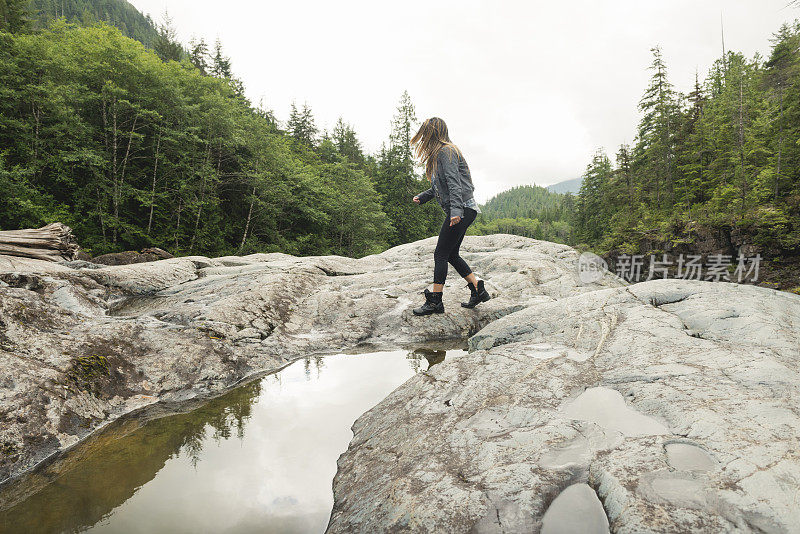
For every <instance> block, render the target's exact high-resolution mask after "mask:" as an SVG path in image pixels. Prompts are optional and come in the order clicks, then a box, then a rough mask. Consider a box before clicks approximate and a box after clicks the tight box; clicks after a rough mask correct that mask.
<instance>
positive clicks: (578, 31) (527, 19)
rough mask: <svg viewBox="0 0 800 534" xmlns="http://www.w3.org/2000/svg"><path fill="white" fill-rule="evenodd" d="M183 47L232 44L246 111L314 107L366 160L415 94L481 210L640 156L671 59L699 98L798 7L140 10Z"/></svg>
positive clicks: (161, 6)
mask: <svg viewBox="0 0 800 534" xmlns="http://www.w3.org/2000/svg"><path fill="white" fill-rule="evenodd" d="M130 1H131V2H132V3H133V4H134V5H135V6H136V7H137V8H139V9H140V10H141V11H143V12H145V13H150V14H151V16H152V17H153V19H154V20H156V21H158V20H160V18H161V14H162V13H163V12H164V10H165V9H166V10H168V12H169V15H170V17H171V18H172V19H173V22H174V25H175V26H176V28H177V30H178V34H179V38H180V39H181V40H182V41H183V42H184V43H186V42H188V41H189V39H190V38H191V37H192V36H196V37H204V38H205V39H206V40H207V41H209V42H210V43H213V41H214V40H215V39H216V38H217V37H219V38H220V39H221V40H222V43H223V46H224V49H225V51H226V53H227V55H229V56H231V58H232V61H233V70H234V73H235V74H236V75H237V76H239V77H240V78H242V79H243V81H244V83H245V85H246V87H247V94H248V96H249V97H250V98H251V99H252V100H253V101H254V102H258V100H259V99H261V98H262V97H263V99H264V102H265V105H266V107H268V108H270V109H272V110H274V111H275V114H276V116H277V117H278V119H279V120H282V121H285V120H286V119H287V118H288V113H289V106H290V104H291V102H292V101H293V100H294V101H296V102H297V104H298V105H302V104H303V103H304V102H308V104H309V105H310V106H311V108H312V109H313V111H314V114H315V117H316V119H317V124H318V126H319V127H320V129H323V128H328V129H330V128H331V127H332V126H333V124H334V123H335V122H336V119H337V118H338V117H339V116H342V117H343V118H344V119H345V120H346V121H348V122H350V123H351V124H353V126H354V127H355V129H356V131H357V132H358V134H359V137H360V139H361V141H362V143H363V145H364V147H365V149H366V150H368V151H370V152H375V151H376V150H378V149H379V148H380V145H381V143H382V142H384V140H386V139H387V137H388V134H389V123H390V120H391V117H392V115H393V113H394V110H395V107H396V106H397V102H398V99H399V97H400V95H401V93H402V92H403V90H408V91H409V93H410V94H411V98H412V100H413V101H414V104H415V105H416V108H417V117H418V118H419V119H424V118H426V117H431V116H439V117H442V118H443V119H444V120H445V121H446V122H447V124H448V127H449V129H450V136H451V138H452V139H453V141H454V142H455V143H456V144H458V145H459V146H460V147H461V149H462V151H463V152H464V153H465V156H466V158H467V161H468V162H469V165H470V168H471V170H472V175H473V181H474V182H475V185H476V196H477V198H478V201H480V202H483V201H485V200H487V199H488V198H489V197H491V196H492V195H494V194H496V193H498V192H500V191H502V190H504V189H508V188H509V187H512V186H514V185H519V184H530V183H537V184H540V185H547V184H552V183H556V182H559V181H562V180H568V179H571V178H575V177H577V176H579V175H580V174H582V172H583V170H584V168H585V167H586V164H587V163H588V161H589V159H590V157H591V154H592V153H593V152H594V150H595V149H596V148H598V147H604V148H606V149H607V150H608V151H609V152H610V153H613V152H615V151H616V148H617V147H618V146H619V144H620V143H623V142H632V141H633V136H634V132H635V127H636V123H637V121H638V118H639V114H638V112H637V110H636V105H637V103H638V101H639V98H640V96H641V94H642V92H643V91H644V89H645V86H646V84H647V81H648V77H649V73H648V71H647V67H648V65H649V63H650V61H651V53H650V48H652V47H653V46H656V45H659V46H661V48H662V50H663V54H664V57H665V59H666V62H667V65H668V67H669V69H670V77H671V80H672V82H673V83H674V84H675V85H676V87H677V88H678V89H679V90H681V91H683V92H687V91H688V90H690V88H691V85H692V84H693V82H694V75H695V70H698V71H699V72H700V75H701V77H702V76H704V74H705V73H706V72H707V71H708V69H709V67H710V66H711V64H712V63H713V61H714V60H715V59H716V58H717V57H719V56H720V54H721V50H722V44H721V38H720V14H722V16H723V18H724V26H725V45H726V47H727V48H728V49H731V50H737V51H741V52H743V53H744V54H745V55H747V56H748V57H750V56H752V55H753V54H755V53H756V52H760V53H761V54H762V55H765V54H767V53H768V51H769V39H770V37H771V35H772V34H773V33H774V32H775V31H776V30H777V29H778V27H779V26H780V24H781V23H783V22H789V21H792V20H794V18H796V17H800V9H796V8H792V7H786V6H787V4H788V3H789V0H749V1H745V0H660V1H655V0H615V1H598V0H575V1H571V2H559V1H556V0H551V1H548V2H541V1H521V0H520V1H513V2H512V1H464V0H462V1H458V2H449V1H448V2H444V1H434V0H423V1H417V0H409V1H397V2H381V1H376V0H369V1H363V2H362V1H348V0H339V1H329V0H323V1H314V2H311V1H301V0H290V1H287V0H282V1H280V2H274V1H244V0H227V1H225V2H220V1H219V0H130Z"/></svg>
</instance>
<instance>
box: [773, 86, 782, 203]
mask: <svg viewBox="0 0 800 534" xmlns="http://www.w3.org/2000/svg"><path fill="white" fill-rule="evenodd" d="M779 132H780V133H779V135H778V167H777V169H776V171H775V202H778V188H779V187H780V179H781V152H783V84H782V83H781V125H780V129H779Z"/></svg>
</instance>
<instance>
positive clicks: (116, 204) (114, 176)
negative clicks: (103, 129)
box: [111, 99, 119, 245]
mask: <svg viewBox="0 0 800 534" xmlns="http://www.w3.org/2000/svg"><path fill="white" fill-rule="evenodd" d="M112 122H113V124H114V130H113V133H112V138H111V152H112V156H111V180H112V183H113V184H114V188H113V190H112V191H113V192H112V198H111V202H112V204H113V207H114V219H115V221H114V228H113V232H112V234H111V235H112V239H111V241H112V243H114V244H115V245H116V244H117V223H118V222H119V201H118V198H119V184H118V183H117V101H116V99H115V100H114V103H113V106H112Z"/></svg>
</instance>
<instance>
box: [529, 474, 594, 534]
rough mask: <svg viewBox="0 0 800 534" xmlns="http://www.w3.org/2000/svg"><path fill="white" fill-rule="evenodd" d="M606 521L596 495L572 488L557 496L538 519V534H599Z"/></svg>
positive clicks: (585, 487) (583, 488) (576, 486)
mask: <svg viewBox="0 0 800 534" xmlns="http://www.w3.org/2000/svg"><path fill="white" fill-rule="evenodd" d="M604 532H606V533H607V532H608V518H607V517H606V512H605V510H603V505H602V504H601V503H600V499H598V498H597V494H596V493H595V492H594V490H593V489H592V488H590V487H589V486H588V485H586V484H573V485H571V486H569V487H568V488H566V489H565V490H564V491H562V492H561V493H559V494H558V497H556V498H555V500H554V501H553V503H552V504H551V505H550V506H549V507H548V508H547V511H546V512H545V513H544V517H543V518H542V534H603V533H604Z"/></svg>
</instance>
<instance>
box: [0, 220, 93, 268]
mask: <svg viewBox="0 0 800 534" xmlns="http://www.w3.org/2000/svg"><path fill="white" fill-rule="evenodd" d="M79 249H80V247H79V246H78V242H77V241H76V240H75V237H74V236H73V235H72V229H71V228H70V227H69V226H66V225H64V224H61V223H53V224H48V225H47V226H44V227H42V228H30V229H26V230H7V231H0V254H6V255H8V256H21V257H23V258H34V259H37V260H48V261H61V260H74V259H75V255H76V254H77V253H78V250H79Z"/></svg>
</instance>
